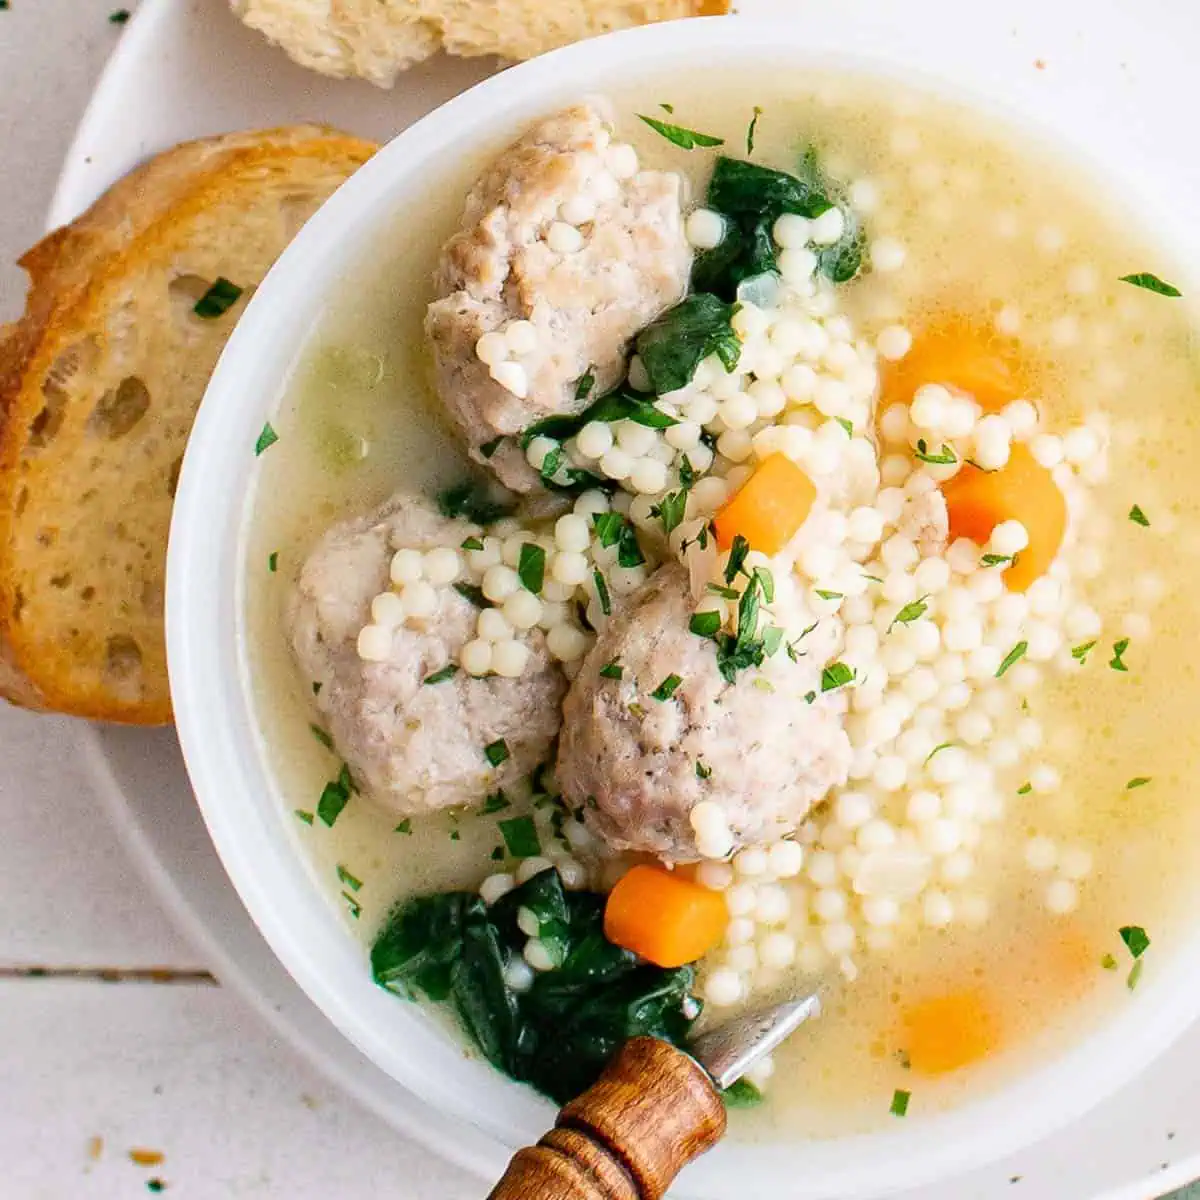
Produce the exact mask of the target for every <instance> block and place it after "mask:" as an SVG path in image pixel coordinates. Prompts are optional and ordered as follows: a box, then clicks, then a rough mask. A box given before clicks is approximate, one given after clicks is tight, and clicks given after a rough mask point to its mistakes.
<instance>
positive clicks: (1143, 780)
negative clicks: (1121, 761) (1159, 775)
mask: <svg viewBox="0 0 1200 1200" xmlns="http://www.w3.org/2000/svg"><path fill="white" fill-rule="evenodd" d="M1149 782H1150V776H1149V775H1136V776H1134V778H1133V779H1131V780H1130V781H1129V782H1128V783H1127V784H1126V785H1125V790H1126V791H1127V792H1132V791H1133V789H1134V788H1140V787H1145V786H1146V784H1148V783H1149Z"/></svg>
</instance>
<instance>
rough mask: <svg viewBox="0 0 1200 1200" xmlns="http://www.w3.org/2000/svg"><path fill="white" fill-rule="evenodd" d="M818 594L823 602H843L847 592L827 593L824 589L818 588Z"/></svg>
mask: <svg viewBox="0 0 1200 1200" xmlns="http://www.w3.org/2000/svg"><path fill="white" fill-rule="evenodd" d="M816 592H817V595H818V596H820V597H821V599H822V600H843V599H845V595H846V594H845V592H827V591H826V590H825V589H824V588H817V589H816Z"/></svg>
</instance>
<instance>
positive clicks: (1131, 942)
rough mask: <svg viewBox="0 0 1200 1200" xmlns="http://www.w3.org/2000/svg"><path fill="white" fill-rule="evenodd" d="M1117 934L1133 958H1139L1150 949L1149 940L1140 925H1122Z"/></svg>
mask: <svg viewBox="0 0 1200 1200" xmlns="http://www.w3.org/2000/svg"><path fill="white" fill-rule="evenodd" d="M1117 932H1118V933H1119V934H1120V935H1121V941H1123V942H1124V943H1125V946H1126V948H1127V949H1128V950H1129V953H1130V954H1132V955H1133V957H1134V958H1141V957H1142V955H1143V954H1145V953H1146V951H1147V950H1148V949H1149V948H1150V938H1149V937H1148V936H1147V935H1146V931H1145V930H1144V929H1143V928H1142V927H1141V926H1140V925H1122V926H1121V928H1120V929H1118V930H1117Z"/></svg>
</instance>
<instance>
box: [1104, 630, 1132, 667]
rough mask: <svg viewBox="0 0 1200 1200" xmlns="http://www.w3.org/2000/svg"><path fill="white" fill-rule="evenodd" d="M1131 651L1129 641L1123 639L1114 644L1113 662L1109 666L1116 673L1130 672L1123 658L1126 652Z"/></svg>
mask: <svg viewBox="0 0 1200 1200" xmlns="http://www.w3.org/2000/svg"><path fill="white" fill-rule="evenodd" d="M1128 649H1129V639H1128V638H1122V639H1121V640H1120V641H1119V642H1113V656H1112V661H1111V662H1110V663H1109V664H1108V665H1109V666H1110V667H1112V669H1113V670H1114V671H1128V670H1129V668H1128V667H1127V666H1126V665H1125V661H1124V658H1123V657H1122V656H1123V655H1124V653H1125V651H1126V650H1128Z"/></svg>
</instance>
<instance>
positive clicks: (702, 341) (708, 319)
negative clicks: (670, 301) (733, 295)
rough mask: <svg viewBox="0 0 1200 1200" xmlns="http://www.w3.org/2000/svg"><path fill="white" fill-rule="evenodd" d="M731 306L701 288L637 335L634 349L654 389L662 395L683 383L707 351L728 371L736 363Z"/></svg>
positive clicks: (738, 346)
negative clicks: (700, 290)
mask: <svg viewBox="0 0 1200 1200" xmlns="http://www.w3.org/2000/svg"><path fill="white" fill-rule="evenodd" d="M733 313H734V309H733V306H732V305H731V304H725V303H723V302H722V301H721V300H719V299H718V298H717V297H716V296H710V295H707V294H705V293H703V292H698V293H696V294H695V295H692V296H689V297H688V298H687V299H686V300H684V301H683V302H682V303H681V304H677V305H676V306H675V307H674V308H672V309H670V310H669V311H668V312H666V313H664V314H663V315H662V316H661V317H659V318H658V320H657V321H655V322H654V323H653V324H652V325H648V326H647V327H646V328H645V329H643V330H642V332H641V333H639V334H638V336H637V352H638V354H639V355H640V356H641V359H642V365H643V366H645V368H646V374H647V375H649V376H650V382H651V384H653V386H654V390H655V391H656V392H657V393H658V394H659V395H662V394H663V393H664V392H674V391H677V390H678V389H679V388H682V387H686V386H687V385H688V384H689V383H691V381H692V376H693V375H695V374H696V368H697V367H698V366H699V365H700V363H701V362H702V361H703V360H704V359H706V358H707V357H708V356H709V355H710V354H715V355H717V357H718V358H720V360H721V362H722V363H724V365H725V369H726V370H727V371H732V370H733V368H734V367H736V366H737V363H738V358H739V357H740V356H741V353H742V343H741V339H740V338H739V337H738V335H737V334H736V333H734V331H733V325H732V324H731V321H732V319H733Z"/></svg>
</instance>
